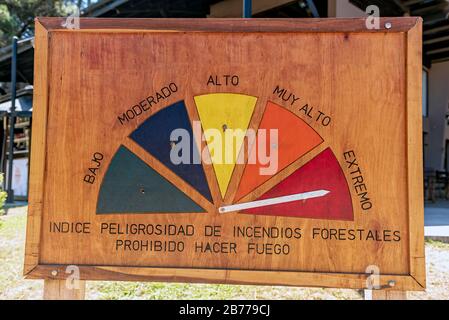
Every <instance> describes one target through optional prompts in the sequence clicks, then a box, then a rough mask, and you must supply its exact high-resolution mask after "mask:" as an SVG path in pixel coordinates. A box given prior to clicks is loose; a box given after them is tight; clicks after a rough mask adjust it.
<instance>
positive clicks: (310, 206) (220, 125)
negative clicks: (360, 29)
mask: <svg viewBox="0 0 449 320" xmlns="http://www.w3.org/2000/svg"><path fill="white" fill-rule="evenodd" d="M194 102H195V105H196V109H197V112H198V116H199V127H200V134H201V135H202V136H203V139H204V140H205V141H206V145H207V148H208V152H209V157H210V162H211V164H212V167H213V172H214V178H215V179H216V182H217V184H218V193H219V194H213V193H212V191H211V190H212V189H211V188H210V186H209V183H208V180H207V178H206V174H205V171H204V168H203V162H202V161H198V160H199V159H202V156H203V152H202V150H200V148H199V147H198V145H197V143H195V139H190V140H185V139H184V140H181V139H179V137H178V135H177V134H176V133H184V134H186V135H187V136H190V137H193V136H194V135H195V134H198V132H196V130H195V129H194V124H193V122H194V120H193V119H192V118H191V117H189V114H188V112H187V108H186V106H185V103H184V101H179V102H176V103H174V104H172V105H170V106H167V107H165V108H164V109H162V110H160V111H158V112H156V113H154V114H153V115H151V116H150V117H149V118H148V119H147V120H145V121H144V122H143V123H142V124H141V125H140V126H139V127H138V128H137V129H136V130H135V131H133V132H132V133H131V134H130V135H129V138H130V139H131V140H132V141H134V142H135V143H136V144H138V145H139V146H140V147H141V148H142V149H143V150H145V152H147V153H149V154H150V155H151V156H152V157H153V158H154V159H156V160H157V161H158V162H160V164H162V165H163V166H164V167H165V169H168V170H170V171H171V172H172V173H173V174H175V175H177V176H178V177H179V178H181V179H182V180H184V181H185V182H186V183H187V184H188V186H189V187H190V188H192V189H193V190H195V191H196V192H197V193H199V194H200V195H201V196H202V197H204V198H205V199H206V200H207V201H209V202H210V203H213V204H214V207H215V209H216V210H215V212H213V213H214V214H216V212H219V213H221V214H227V213H239V214H249V215H268V216H283V217H301V218H316V219H332V220H353V207H352V200H351V195H350V191H349V187H348V184H347V181H346V178H345V175H344V173H343V170H342V168H341V166H340V164H339V162H338V160H337V158H336V157H335V155H334V153H333V151H332V149H331V148H330V147H327V148H324V149H323V151H322V152H320V153H319V154H318V155H316V156H315V157H314V158H312V159H311V160H309V161H308V162H306V163H305V164H304V165H302V166H300V167H299V168H298V169H296V170H295V171H293V172H292V173H289V174H285V172H284V169H286V168H287V167H289V166H290V165H291V164H292V163H294V162H295V161H297V160H299V159H301V158H302V157H304V156H305V155H306V154H307V153H309V152H310V151H311V150H313V149H314V148H316V147H317V146H319V145H321V144H324V143H325V141H324V140H323V138H322V137H321V136H320V135H319V134H318V133H317V132H316V131H315V130H314V129H313V128H312V127H310V126H309V125H308V124H307V123H306V122H305V121H304V120H302V119H301V118H299V117H298V116H297V115H295V114H294V113H292V112H291V111H289V110H288V109H286V108H284V107H282V106H280V105H278V104H276V103H273V102H270V101H269V102H267V103H266V105H265V106H264V112H263V114H262V116H261V120H260V122H259V124H258V125H256V127H257V130H256V132H255V134H253V135H249V134H248V131H249V130H250V129H249V124H250V122H251V120H252V117H253V116H254V114H255V108H256V104H257V98H256V97H253V96H250V95H246V94H236V93H212V94H204V95H199V96H195V97H194ZM229 130H234V132H238V134H235V135H234V136H233V139H232V148H231V149H232V151H235V150H237V151H239V152H230V151H229V148H227V147H228V146H227V145H226V144H225V143H221V144H217V141H216V140H221V141H226V138H227V134H229ZM262 133H263V134H262ZM270 133H275V135H274V137H275V138H276V139H273V136H272V135H270ZM251 136H252V137H253V139H252V140H251ZM245 137H246V138H245ZM217 138H220V139H217ZM245 139H247V141H248V140H251V142H250V143H247V144H245ZM186 141H187V142H186ZM273 141H274V142H273ZM179 143H182V144H183V146H184V147H185V148H184V149H182V150H183V151H182V152H187V153H184V154H181V158H182V159H183V161H173V148H176V147H177V145H178V144H179ZM267 146H268V147H267ZM245 147H247V155H246V157H245V159H244V160H242V158H241V157H239V156H238V155H239V154H240V152H242V151H241V150H244V148H245ZM260 148H265V149H269V150H263V151H265V154H266V153H268V154H271V153H276V163H275V165H274V166H271V167H267V163H266V162H265V161H264V159H261V158H260V157H259V152H260ZM186 150H187V151H186ZM241 154H243V152H242V153H241ZM262 154H264V152H262ZM239 161H243V162H242V163H243V165H244V169H243V173H242V174H241V176H240V180H239V181H238V183H237V187H236V190H234V191H235V192H234V194H235V195H234V197H233V200H232V201H231V203H226V204H223V203H218V204H215V203H214V201H213V199H224V197H225V195H226V194H227V192H228V191H229V190H228V189H229V185H230V181H231V178H232V176H233V174H235V167H236V165H237V163H239ZM125 168H126V169H125ZM157 168H160V166H151V165H150V164H148V163H146V162H145V161H144V160H142V159H141V158H139V157H138V156H137V155H136V154H134V153H133V152H132V151H130V150H129V149H128V148H127V147H126V146H124V145H120V146H119V147H118V150H117V152H116V153H115V155H114V156H113V157H112V160H111V162H110V164H109V167H108V169H107V172H106V173H105V176H104V178H103V181H102V183H101V187H100V192H99V196H98V200H97V208H96V212H97V214H123V213H146V214H155V213H164V214H176V213H191V214H207V213H208V211H207V210H206V209H204V208H202V207H201V206H200V204H198V203H196V202H195V201H194V200H193V199H192V198H190V197H189V195H188V194H190V192H186V190H185V189H181V188H180V187H178V186H176V185H174V184H173V183H172V182H170V181H169V180H168V179H167V178H166V177H165V176H164V174H163V173H162V172H159V171H158V170H157ZM280 174H281V175H282V179H280V181H279V182H277V183H276V184H275V185H274V186H272V187H271V188H270V189H269V190H268V191H265V192H264V193H262V194H261V195H259V196H256V197H253V198H252V199H248V195H249V194H252V193H253V192H254V191H256V190H257V189H258V188H260V187H261V186H263V185H264V184H265V183H267V182H269V180H270V179H272V178H274V177H276V176H277V175H280ZM255 194H257V193H255ZM124 200H125V201H124ZM209 213H212V212H209Z"/></svg>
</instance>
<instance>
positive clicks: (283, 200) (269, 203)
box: [218, 190, 330, 213]
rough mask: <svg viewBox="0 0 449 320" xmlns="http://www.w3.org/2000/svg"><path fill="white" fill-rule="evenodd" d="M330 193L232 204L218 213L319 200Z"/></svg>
mask: <svg viewBox="0 0 449 320" xmlns="http://www.w3.org/2000/svg"><path fill="white" fill-rule="evenodd" d="M329 192H330V191H328V190H315V191H310V192H304V193H296V194H292V195H289V196H282V197H277V198H270V199H263V200H256V201H250V202H243V203H237V204H232V205H229V206H224V207H220V208H218V211H219V212H220V213H228V212H234V211H240V210H245V209H252V208H259V207H265V206H272V205H275V204H280V203H287V202H293V201H299V200H306V199H312V198H319V197H323V196H325V195H326V194H328V193H329Z"/></svg>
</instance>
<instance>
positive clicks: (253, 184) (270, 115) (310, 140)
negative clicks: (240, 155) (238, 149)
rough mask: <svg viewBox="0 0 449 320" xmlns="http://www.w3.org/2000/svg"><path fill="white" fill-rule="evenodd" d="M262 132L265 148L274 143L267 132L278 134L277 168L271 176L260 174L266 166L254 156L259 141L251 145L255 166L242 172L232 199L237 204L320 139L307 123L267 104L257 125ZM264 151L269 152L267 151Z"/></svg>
mask: <svg viewBox="0 0 449 320" xmlns="http://www.w3.org/2000/svg"><path fill="white" fill-rule="evenodd" d="M261 129H265V130H266V136H265V137H264V138H265V140H266V141H262V142H264V143H265V146H272V145H273V141H270V134H269V132H270V129H275V130H277V132H278V143H277V146H275V147H276V148H277V153H278V159H277V160H278V162H277V168H276V170H275V172H274V173H273V174H270V175H267V174H266V173H265V174H264V173H263V172H262V174H261V170H260V169H262V168H266V167H267V165H266V164H261V163H260V162H259V160H260V159H259V157H258V156H256V153H257V146H258V143H259V141H258V139H260V138H261V137H259V135H258V137H257V139H256V140H257V141H256V143H254V145H253V147H252V149H251V152H250V156H249V159H256V162H255V163H248V164H247V165H246V167H245V171H244V172H243V175H242V179H241V180H240V185H239V188H238V190H237V193H236V195H235V199H236V200H239V199H241V198H242V197H243V196H245V195H247V194H248V193H250V192H251V191H253V190H254V189H255V188H257V187H258V186H260V185H261V184H263V183H264V182H265V181H267V180H268V179H270V178H271V177H272V176H273V175H275V174H276V173H278V172H279V171H281V170H282V169H284V168H285V167H287V166H288V165H290V164H291V163H292V162H294V161H296V160H297V159H299V158H300V157H302V156H303V155H304V154H306V153H307V152H309V151H310V150H312V149H313V148H315V147H316V146H317V145H319V144H320V143H321V142H323V139H322V138H321V136H320V135H319V134H318V133H316V131H315V130H313V129H312V127H310V126H309V125H308V124H307V123H306V122H304V121H303V120H302V119H301V118H299V117H298V116H296V115H295V114H294V113H292V112H291V111H289V110H287V109H285V108H283V107H281V106H279V105H277V104H275V103H273V102H268V103H267V107H266V109H265V112H264V115H263V117H262V120H261V122H260V125H259V132H260V130H261ZM266 149H269V148H268V147H267V148H266Z"/></svg>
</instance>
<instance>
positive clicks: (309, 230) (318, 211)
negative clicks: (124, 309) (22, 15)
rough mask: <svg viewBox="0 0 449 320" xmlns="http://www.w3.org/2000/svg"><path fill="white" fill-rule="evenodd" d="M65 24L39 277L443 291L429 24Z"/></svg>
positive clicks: (33, 264)
mask: <svg viewBox="0 0 449 320" xmlns="http://www.w3.org/2000/svg"><path fill="white" fill-rule="evenodd" d="M63 22H64V21H63V20H62V19H58V18H42V19H38V20H37V21H36V39H35V48H36V58H35V66H36V70H35V91H34V115H33V141H32V155H31V178H30V199H29V201H30V206H29V216H28V230H27V244H26V257H25V274H26V276H27V277H29V278H45V279H64V278H65V277H67V274H66V272H65V270H66V267H67V266H69V265H74V266H77V267H79V270H80V277H81V279H87V280H96V279H101V280H138V281H144V280H154V281H178V282H216V283H240V284H278V285H294V286H322V287H345V288H366V287H367V286H368V285H367V283H368V282H369V281H371V280H372V279H373V278H371V277H372V275H371V273H372V272H374V273H376V274H379V277H378V278H376V279H377V280H378V283H377V285H378V288H394V290H422V289H423V288H424V287H425V264H424V244H423V240H424V239H423V238H424V237H423V196H422V142H421V134H422V132H421V72H422V67H421V20H420V19H418V18H411V17H408V18H392V19H390V18H388V19H387V18H382V19H381V21H380V28H379V29H367V27H366V24H365V20H364V19H342V20H336V19H306V20H301V19H299V20H297V19H283V20H272V19H268V20H264V19H254V20H244V19H228V20H226V19H218V20H208V19H185V20H170V19H161V20H152V19H137V20H133V19H81V21H80V29H74V30H70V29H66V28H64V27H62V26H61V25H62V24H63ZM370 279H371V280H370ZM377 280H375V281H374V282H376V281H377Z"/></svg>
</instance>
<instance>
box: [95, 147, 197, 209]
mask: <svg viewBox="0 0 449 320" xmlns="http://www.w3.org/2000/svg"><path fill="white" fill-rule="evenodd" d="M195 212H205V210H204V209H203V208H201V207H200V206H199V205H197V204H196V203H195V202H193V200H192V199H190V198H189V197H188V196H187V195H186V194H184V193H183V192H182V191H180V190H179V189H178V188H176V187H175V186H174V185H173V184H171V183H170V182H169V181H168V180H166V179H165V178H164V177H162V176H161V175H160V174H159V173H157V172H156V171H155V170H154V169H152V168H151V167H150V166H148V165H147V164H146V163H145V162H143V161H142V160H141V159H140V158H138V157H137V156H136V155H135V154H134V153H132V152H131V151H129V150H128V149H127V148H125V147H124V146H120V148H119V150H118V151H117V153H116V154H115V155H114V158H112V161H111V164H110V165H109V168H108V171H107V172H106V174H105V177H104V178H103V182H102V184H101V188H100V193H99V196H98V203H97V214H101V213H195Z"/></svg>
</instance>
